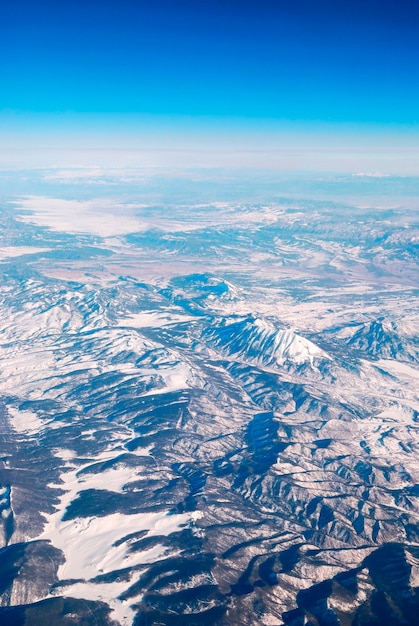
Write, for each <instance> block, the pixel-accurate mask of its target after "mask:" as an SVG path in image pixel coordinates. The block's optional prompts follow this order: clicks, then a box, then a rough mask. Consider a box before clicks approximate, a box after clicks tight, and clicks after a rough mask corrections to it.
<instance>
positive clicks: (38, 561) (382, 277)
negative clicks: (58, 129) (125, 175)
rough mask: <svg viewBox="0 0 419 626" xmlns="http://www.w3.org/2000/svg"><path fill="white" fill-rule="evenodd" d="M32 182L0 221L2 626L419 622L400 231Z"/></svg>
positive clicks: (250, 207) (320, 209) (295, 212)
mask: <svg viewBox="0 0 419 626" xmlns="http://www.w3.org/2000/svg"><path fill="white" fill-rule="evenodd" d="M43 180H44V183H43V185H44V186H43V187H42V194H39V195H35V194H34V193H32V192H31V193H30V195H25V196H22V197H19V196H18V195H17V194H16V195H15V196H13V197H10V198H7V199H5V200H3V204H2V206H1V209H0V213H1V224H0V240H1V249H0V270H1V275H2V280H1V284H0V440H1V447H0V623H1V624H2V625H3V624H4V625H5V626H9V625H11V626H14V625H20V624H25V625H26V626H43V625H44V624H52V625H54V626H64V625H65V624H69V623H71V624H79V625H83V626H93V625H96V624H101V626H102V625H103V626H111V625H112V626H117V625H118V624H119V625H120V626H143V625H144V626H145V625H151V624H156V625H167V626H172V625H173V626H176V625H182V626H183V625H189V626H190V625H196V626H198V625H199V626H205V625H213V624H214V625H220V626H231V625H240V626H247V625H248V626H253V625H259V624H266V625H267V626H268V625H274V626H280V625H285V626H304V625H309V624H310V625H311V626H339V625H341V626H349V625H353V626H380V625H381V624H395V625H400V626H402V625H404V626H406V625H407V626H413V625H414V624H416V623H417V622H416V621H415V620H416V619H417V614H418V611H419V600H418V598H419V525H418V522H419V454H418V453H419V445H418V429H419V398H418V389H419V385H418V382H419V365H418V362H419V337H418V328H419V314H418V307H417V304H418V286H419V285H418V283H419V280H418V279H419V272H418V256H417V253H418V241H419V239H418V236H417V235H418V232H419V231H418V229H419V226H418V224H417V222H416V214H415V211H414V210H413V209H412V208H411V207H405V206H404V205H403V203H399V204H395V205H394V208H376V207H375V206H374V203H373V201H372V200H371V205H370V208H365V206H364V205H363V208H359V207H356V206H349V205H345V204H343V203H342V202H338V201H336V202H334V201H333V202H332V201H331V200H329V201H321V200H304V199H301V200H300V199H295V198H294V199H281V200H278V197H279V194H280V193H281V190H280V188H278V192H277V193H276V194H271V195H272V198H266V197H265V198H264V199H263V202H262V201H261V202H256V201H249V202H245V201H243V200H237V201H236V200H235V201H230V200H224V199H223V198H222V197H221V191H220V192H219V193H220V196H219V197H217V199H216V200H215V199H212V200H208V202H206V201H205V199H202V200H201V201H197V200H196V195H197V192H196V190H195V195H194V196H193V197H191V198H190V199H188V197H187V193H186V191H185V198H184V199H183V200H182V201H178V200H176V202H175V201H173V202H170V201H169V200H168V199H167V198H166V199H164V200H161V201H160V202H155V201H154V200H153V201H150V200H149V198H150V194H144V196H143V195H142V192H141V188H136V191H135V193H134V192H133V191H132V189H130V190H128V189H127V188H124V187H123V185H122V183H121V189H119V188H117V187H113V193H114V194H116V193H117V192H118V190H119V191H120V197H118V198H117V199H115V197H109V198H105V197H104V198H100V197H99V198H98V197H93V195H92V197H91V198H87V197H86V186H83V185H82V183H78V184H80V185H81V187H80V189H81V191H80V194H78V193H76V191H77V190H75V189H73V187H71V186H67V187H66V189H65V197H63V198H60V197H59V196H57V183H56V181H54V185H55V186H54V189H53V190H52V189H51V193H49V192H48V184H52V182H48V180H49V179H48V176H47V175H44V179H43ZM45 181H46V182H45ZM354 184H355V183H354ZM374 184H375V185H377V186H379V185H380V184H381V183H380V180H378V181H375V182H374ZM383 184H384V183H383ZM386 184H387V183H386ZM127 185H128V183H127ZM278 185H279V183H278ZM279 187H280V185H279ZM37 188H38V187H37ZM105 192H106V189H105V191H104V192H103V193H105ZM128 192H129V193H128ZM177 193H179V192H177ZM203 193H204V192H203ZM205 193H207V194H208V191H206V192H205ZM71 194H73V196H72V195H71ZM135 194H137V196H135ZM63 195H64V191H63ZM204 195H205V194H204ZM268 195H269V194H268ZM211 197H212V198H213V196H211ZM230 197H231V194H230V195H229V196H226V198H230ZM74 198H77V200H75V199H74ZM80 198H82V199H80ZM127 198H129V199H128V200H127ZM386 620H387V621H386Z"/></svg>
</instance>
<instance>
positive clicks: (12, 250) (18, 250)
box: [0, 246, 51, 261]
mask: <svg viewBox="0 0 419 626" xmlns="http://www.w3.org/2000/svg"><path fill="white" fill-rule="evenodd" d="M50 250H51V248H35V247H33V246H14V247H5V248H2V249H1V250H0V261H2V260H3V259H9V258H12V257H17V256H23V255H24V254H37V253H39V252H49V251H50Z"/></svg>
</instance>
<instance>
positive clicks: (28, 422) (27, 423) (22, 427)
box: [8, 407, 43, 433]
mask: <svg viewBox="0 0 419 626" xmlns="http://www.w3.org/2000/svg"><path fill="white" fill-rule="evenodd" d="M8 412H9V415H10V416H11V420H10V421H11V424H12V426H13V428H14V429H15V430H17V431H18V432H19V433H30V432H33V431H39V430H40V428H42V426H43V421H42V420H41V419H40V418H39V417H38V416H37V415H36V413H33V412H32V411H20V410H19V409H17V408H15V407H8Z"/></svg>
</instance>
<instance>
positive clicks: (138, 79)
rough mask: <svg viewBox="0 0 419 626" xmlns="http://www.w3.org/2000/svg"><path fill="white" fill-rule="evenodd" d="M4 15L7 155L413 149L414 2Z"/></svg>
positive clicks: (8, 8)
mask: <svg viewBox="0 0 419 626" xmlns="http://www.w3.org/2000/svg"><path fill="white" fill-rule="evenodd" d="M1 13H2V15H1V23H0V58H1V59H2V63H1V65H0V85H1V100H0V109H1V111H0V138H2V141H3V145H5V146H6V147H7V149H10V147H14V146H15V147H16V149H21V148H22V147H24V146H25V145H27V146H28V148H30V149H34V150H35V149H40V148H43V149H45V148H47V149H50V148H57V149H58V147H59V146H61V147H63V148H65V147H67V148H71V149H77V148H80V149H87V148H89V149H91V148H100V149H106V147H108V148H110V149H114V150H115V149H124V148H129V149H135V148H138V149H157V150H161V149H164V148H169V149H184V148H186V149H197V148H200V149H202V150H203V149H204V148H205V146H207V147H208V150H217V147H218V148H219V149H224V150H225V149H229V150H233V149H234V148H237V150H239V151H240V150H250V151H251V150H267V151H269V150H271V151H272V150H274V149H275V147H280V149H282V150H283V149H286V148H287V146H288V147H290V148H295V147H297V148H298V147H299V146H300V147H301V146H303V145H307V146H309V147H312V146H313V145H316V146H317V148H323V149H327V148H328V147H330V149H333V150H335V149H336V146H338V145H339V142H343V143H342V145H344V146H349V147H350V146H352V147H353V149H354V150H358V151H360V152H362V151H363V152H364V153H365V151H366V150H367V151H368V150H369V151H370V153H371V154H372V153H374V152H377V151H378V152H380V151H382V150H383V149H384V148H383V146H386V148H385V149H386V150H392V151H394V150H408V151H411V150H412V149H413V148H415V147H417V141H416V139H417V136H418V128H419V69H418V68H419V43H418V41H417V40H418V39H419V38H418V32H419V2H417V1H416V0H411V1H410V2H407V1H406V0H399V1H398V2H396V1H393V0H363V1H362V2H361V1H360V0H333V1H330V0H325V1H322V0H319V1H318V2H315V1H314V0H276V1H274V0H271V1H270V2H269V1H266V0H257V1H256V0H255V1H249V0H241V1H238V0H222V1H221V0H212V1H211V0H194V1H192V0H149V1H147V2H145V1H143V0H112V1H107V2H106V1H104V2H98V1H96V0H83V2H74V1H71V2H70V1H69V0H62V1H60V2H56V1H51V2H49V1H45V0H32V1H30V0H14V1H13V2H7V3H2V7H1ZM25 142H26V144H25ZM356 146H358V147H356ZM409 167H410V166H409Z"/></svg>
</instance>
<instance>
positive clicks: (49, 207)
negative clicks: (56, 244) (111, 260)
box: [13, 196, 146, 237]
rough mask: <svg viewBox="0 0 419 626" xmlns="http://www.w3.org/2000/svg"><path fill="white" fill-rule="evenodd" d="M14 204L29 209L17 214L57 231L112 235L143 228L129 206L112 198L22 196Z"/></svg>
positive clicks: (22, 218)
mask: <svg viewBox="0 0 419 626" xmlns="http://www.w3.org/2000/svg"><path fill="white" fill-rule="evenodd" d="M13 204H15V205H17V207H18V208H19V209H23V210H24V211H25V212H30V214H24V215H20V219H21V220H22V221H24V222H31V223H35V224H37V225H38V226H47V227H48V228H51V229H52V230H55V231H58V232H66V233H90V234H93V235H99V236H100V237H112V236H114V235H126V234H128V233H133V232H138V231H140V230H144V228H146V226H145V225H144V224H143V223H142V222H140V220H138V219H137V218H136V217H135V216H133V215H130V214H129V213H130V212H132V207H128V206H126V205H124V204H121V203H118V202H115V201H114V200H106V199H97V200H85V201H81V200H63V199H62V198H48V197H45V196H24V197H23V198H21V199H20V200H18V201H16V202H13ZM130 210H131V211H130ZM127 213H128V214H127Z"/></svg>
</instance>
